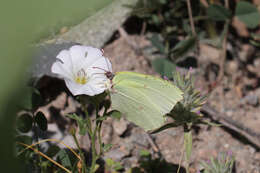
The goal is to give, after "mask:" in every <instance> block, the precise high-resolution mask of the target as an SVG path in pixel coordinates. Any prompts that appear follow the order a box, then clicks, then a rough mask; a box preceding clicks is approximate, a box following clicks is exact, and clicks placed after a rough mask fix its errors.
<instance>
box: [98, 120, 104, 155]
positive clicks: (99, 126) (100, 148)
mask: <svg viewBox="0 0 260 173" xmlns="http://www.w3.org/2000/svg"><path fill="white" fill-rule="evenodd" d="M101 126H102V121H101V122H99V124H98V143H99V157H101V155H102V154H103V152H104V151H103V147H102V139H101Z"/></svg>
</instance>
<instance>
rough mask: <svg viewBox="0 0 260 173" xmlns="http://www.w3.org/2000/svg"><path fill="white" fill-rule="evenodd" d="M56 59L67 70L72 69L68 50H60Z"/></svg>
mask: <svg viewBox="0 0 260 173" xmlns="http://www.w3.org/2000/svg"><path fill="white" fill-rule="evenodd" d="M57 59H60V60H61V61H62V64H66V66H67V67H68V69H69V70H71V68H73V67H72V60H71V56H70V52H69V51H68V50H62V51H61V52H60V53H59V54H58V55H57Z"/></svg>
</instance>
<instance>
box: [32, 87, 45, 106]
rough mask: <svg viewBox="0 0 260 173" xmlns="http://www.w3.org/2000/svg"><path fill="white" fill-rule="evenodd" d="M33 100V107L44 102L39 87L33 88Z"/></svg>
mask: <svg viewBox="0 0 260 173" xmlns="http://www.w3.org/2000/svg"><path fill="white" fill-rule="evenodd" d="M31 102H32V108H33V109H35V108H37V107H39V106H40V105H41V104H42V102H43V99H42V97H41V93H40V92H39V91H38V90H37V89H35V88H33V93H32V100H31Z"/></svg>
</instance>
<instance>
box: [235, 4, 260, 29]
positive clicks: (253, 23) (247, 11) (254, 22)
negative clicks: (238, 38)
mask: <svg viewBox="0 0 260 173" xmlns="http://www.w3.org/2000/svg"><path fill="white" fill-rule="evenodd" d="M235 15H236V16H237V17H238V19H239V20H240V21H242V22H243V23H245V24H246V26H247V27H248V28H255V27H257V26H258V25H259V21H260V14H259V12H258V10H257V8H256V7H255V6H254V5H252V4H250V3H249V2H246V1H240V2H238V4H237V6H236V12H235Z"/></svg>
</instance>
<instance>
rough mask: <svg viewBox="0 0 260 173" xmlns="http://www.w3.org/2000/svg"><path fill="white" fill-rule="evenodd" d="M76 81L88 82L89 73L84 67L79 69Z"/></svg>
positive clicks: (79, 82)
mask: <svg viewBox="0 0 260 173" xmlns="http://www.w3.org/2000/svg"><path fill="white" fill-rule="evenodd" d="M75 82H76V83H78V84H82V85H84V84H86V83H87V73H86V72H85V70H84V69H83V68H82V69H80V70H79V71H78V73H77V76H76V78H75Z"/></svg>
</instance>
